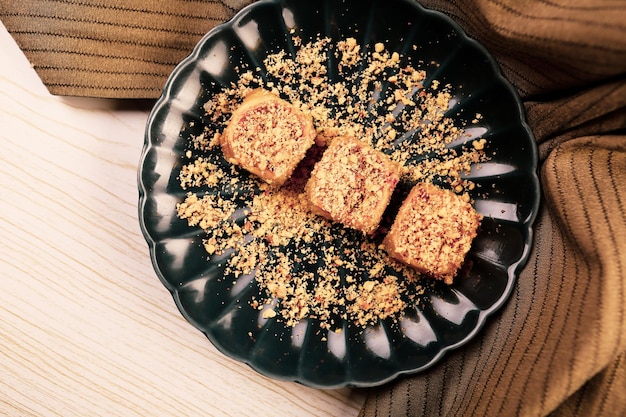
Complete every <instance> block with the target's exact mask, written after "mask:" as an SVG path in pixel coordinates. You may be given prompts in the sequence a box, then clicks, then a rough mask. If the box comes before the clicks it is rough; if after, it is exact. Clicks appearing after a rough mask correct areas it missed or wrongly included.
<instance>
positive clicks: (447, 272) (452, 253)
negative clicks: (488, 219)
mask: <svg viewBox="0 0 626 417" xmlns="http://www.w3.org/2000/svg"><path fill="white" fill-rule="evenodd" d="M481 219H482V216H481V215H480V214H478V213H477V212H476V210H475V209H474V207H472V205H471V204H470V203H467V202H465V201H463V199H462V198H461V197H460V196H458V195H457V194H455V193H453V192H452V191H450V190H446V189H443V188H440V187H437V186H436V185H434V184H430V183H418V184H417V185H415V186H414V187H413V189H412V190H411V192H410V193H409V195H408V196H407V198H406V199H405V200H404V202H403V203H402V205H401V207H400V209H399V211H398V214H397V216H396V218H395V220H394V223H393V225H392V226H391V230H390V231H389V233H388V234H387V236H386V237H385V239H384V241H383V244H384V246H385V249H386V250H387V252H388V253H389V255H390V256H392V257H393V258H395V259H398V260H399V261H401V262H403V263H405V264H408V265H410V266H412V267H414V268H415V269H416V270H418V271H419V272H421V273H424V274H426V275H429V276H431V277H433V278H435V279H439V280H441V281H444V282H445V283H446V284H452V282H453V280H454V277H455V275H456V274H457V272H458V270H459V269H460V268H461V266H462V265H463V263H464V261H465V257H466V255H467V253H468V251H469V250H470V247H471V245H472V241H473V240H474V238H475V237H476V234H477V230H478V226H479V225H480V221H481Z"/></svg>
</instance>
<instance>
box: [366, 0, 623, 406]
mask: <svg viewBox="0 0 626 417" xmlns="http://www.w3.org/2000/svg"><path fill="white" fill-rule="evenodd" d="M422 4H423V5H425V6H427V7H432V8H434V9H437V10H440V11H442V12H444V13H446V14H448V15H449V16H451V17H452V18H454V19H455V20H456V21H457V22H458V23H459V24H460V25H461V26H462V27H463V28H464V29H465V30H466V32H467V33H468V34H469V35H470V36H472V37H474V38H476V39H478V40H479V41H480V42H481V43H483V45H485V46H486V47H487V49H489V50H490V51H491V53H492V54H493V55H494V56H495V57H496V58H497V60H498V62H499V63H500V65H501V68H502V70H503V72H504V73H505V75H506V76H507V77H508V78H509V80H511V81H512V82H513V84H514V85H515V86H516V87H517V89H518V91H519V92H520V95H521V96H522V98H523V100H524V103H525V106H526V110H527V114H528V120H529V123H530V125H531V127H532V128H533V131H534V133H535V135H536V138H537V141H538V143H539V149H540V157H541V166H540V175H541V184H542V187H543V197H544V198H543V201H542V207H541V211H540V215H539V216H538V219H537V223H536V238H535V246H534V250H533V253H532V254H531V256H530V261H529V264H528V266H527V267H526V269H525V270H524V271H523V273H522V274H521V277H520V279H519V281H518V285H517V287H516V288H515V291H514V293H513V295H512V297H511V299H510V302H509V303H507V305H506V306H505V308H504V309H503V311H502V312H501V313H500V314H498V315H497V316H496V317H495V319H494V320H491V321H490V322H489V323H488V324H487V326H486V327H485V328H484V330H483V332H481V333H480V334H479V336H478V337H477V338H476V339H475V340H473V341H472V342H470V344H469V345H467V346H466V347H464V348H463V349H460V350H458V351H456V352H453V353H452V354H450V355H449V356H448V357H447V358H446V359H445V360H443V361H442V362H440V363H439V364H438V365H436V366H435V367H434V368H432V369H431V370H429V371H427V372H424V373H422V374H418V375H414V376H411V377H406V378H403V379H401V380H398V381H396V382H394V383H391V384H389V385H387V386H384V387H381V388H377V389H372V390H371V392H370V394H369V396H368V399H367V402H366V404H365V407H364V408H363V410H362V412H361V416H362V417H373V416H406V415H410V416H429V417H430V416H450V417H451V416H455V417H456V416H506V417H508V416H547V415H550V416H563V417H576V416H580V417H591V416H593V417H595V416H599V417H604V416H616V417H617V416H626V2H624V1H622V0H615V1H596V0H577V1H574V0H534V1H531V0H471V1H468V0H463V1H460V0H458V1H443V0H424V1H422Z"/></svg>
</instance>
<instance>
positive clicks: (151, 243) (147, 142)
mask: <svg viewBox="0 0 626 417" xmlns="http://www.w3.org/2000/svg"><path fill="white" fill-rule="evenodd" d="M397 1H401V2H404V3H407V4H410V5H411V6H412V7H414V8H415V9H417V10H418V11H419V13H424V14H428V15H433V16H436V17H437V18H439V19H443V20H445V21H446V22H447V23H448V24H449V25H451V27H452V29H453V30H454V31H456V32H457V33H458V34H459V35H460V36H461V38H463V41H464V42H468V43H470V44H472V46H473V47H475V48H477V49H479V50H480V51H481V53H482V54H483V55H484V57H485V58H486V59H487V61H488V62H489V65H490V66H491V67H492V69H493V75H495V76H496V77H498V79H499V82H500V84H501V85H504V86H505V87H506V88H507V90H509V92H510V93H511V96H512V97H513V99H514V101H515V104H516V106H517V107H518V110H519V112H518V114H519V123H520V126H521V127H523V129H524V130H525V131H526V133H527V135H528V137H529V139H531V143H530V144H531V160H530V161H529V163H530V164H529V165H530V166H531V167H532V169H529V170H528V174H529V175H530V176H529V179H530V180H531V181H532V183H533V191H534V192H533V197H534V204H533V207H532V209H531V214H530V215H529V216H528V217H527V218H526V219H525V220H524V221H523V222H520V223H519V224H520V225H521V226H524V228H523V231H524V232H525V234H526V240H525V243H524V250H523V253H522V255H521V256H520V257H519V259H518V260H517V261H516V262H514V263H513V264H512V265H511V266H510V267H508V270H507V275H508V280H507V285H506V288H505V290H504V291H503V292H502V295H501V296H500V297H499V298H498V300H497V301H496V302H495V303H494V304H493V305H491V306H490V307H488V308H486V309H480V310H479V311H478V318H477V322H476V325H475V326H474V328H473V329H472V330H471V331H470V332H469V333H468V334H467V335H466V336H465V337H463V338H462V339H461V340H459V341H457V342H455V343H453V344H449V345H447V346H444V347H442V348H441V349H440V350H439V351H438V352H437V354H436V355H434V356H433V358H432V359H431V360H430V361H428V362H427V363H425V364H424V365H422V366H420V367H418V368H412V369H400V370H397V371H395V372H393V373H390V374H389V376H387V377H386V378H382V379H377V380H375V381H369V382H354V381H345V382H343V383H340V384H333V385H323V384H316V383H311V381H307V380H305V379H302V378H298V377H297V376H296V377H290V376H283V375H276V374H269V373H268V372H267V371H265V370H261V369H259V368H258V367H257V366H255V364H254V363H253V362H251V361H250V360H248V359H246V358H245V357H241V356H239V355H236V354H233V353H232V352H229V351H227V350H226V349H225V348H224V347H223V346H222V344H221V343H218V342H216V341H215V340H214V338H213V337H212V335H211V332H210V331H209V330H208V329H206V328H203V326H200V325H198V324H196V323H195V321H194V320H193V319H192V318H191V317H190V316H189V315H188V313H187V312H186V311H185V309H184V307H183V306H182V303H181V301H180V299H179V297H178V295H179V294H180V292H179V291H178V290H177V289H176V288H175V287H173V286H172V285H171V284H170V283H169V282H168V280H167V279H166V278H165V276H164V275H163V272H162V271H161V269H160V268H159V266H158V264H157V260H156V246H157V243H158V242H157V241H156V240H155V239H154V238H153V237H152V235H151V234H150V233H149V232H148V230H147V227H146V222H145V216H144V214H145V206H146V203H147V198H146V197H147V195H148V190H147V188H146V186H145V184H144V182H143V179H142V173H143V168H144V165H145V162H146V157H147V156H148V153H149V151H150V149H151V148H152V143H153V141H152V140H153V136H152V134H151V130H150V127H151V126H152V125H153V123H154V119H155V118H156V116H157V115H158V114H159V113H160V112H161V111H162V110H163V109H164V108H165V107H166V106H167V105H168V104H169V103H170V102H171V99H172V98H173V97H175V95H176V92H177V90H178V87H177V85H179V84H183V83H182V82H180V81H181V80H179V79H178V76H179V74H181V73H182V72H183V71H184V70H185V69H186V68H187V67H189V66H192V65H194V64H195V63H196V62H197V60H198V59H199V55H200V53H201V49H202V47H203V45H204V44H205V43H206V42H207V41H208V40H209V39H210V38H212V37H213V36H215V34H217V33H219V32H221V31H224V30H226V29H228V28H232V27H233V24H234V22H235V21H237V20H238V19H241V18H242V17H243V16H245V15H246V14H248V13H251V12H253V11H254V10H255V9H256V8H257V7H260V6H262V5H266V4H275V5H277V6H279V7H281V9H282V8H283V6H284V4H285V2H284V1H283V0H258V1H257V2H254V3H252V4H249V5H247V6H245V7H244V8H242V9H241V10H240V11H239V12H237V13H236V14H235V15H234V16H233V17H232V18H231V19H229V20H228V21H226V22H224V23H221V24H219V25H217V26H215V27H214V28H212V29H211V30H210V31H208V32H207V33H206V34H205V35H204V36H202V38H201V39H200V40H199V41H198V43H197V44H196V46H195V47H194V48H193V50H192V52H191V53H190V54H189V55H188V56H187V57H185V58H184V59H183V60H182V61H181V62H180V63H179V64H177V65H176V66H175V68H174V70H173V71H172V72H171V74H170V75H169V76H168V79H167V81H166V83H165V85H164V88H163V92H162V94H161V96H160V97H159V98H158V99H157V101H156V102H155V104H154V106H153V108H152V110H151V112H150V114H149V116H148V118H147V121H146V130H145V135H144V145H143V149H142V152H141V156H140V161H139V170H138V175H137V183H138V189H139V205H138V211H139V223H140V227H141V231H142V234H143V236H144V238H145V240H146V242H147V244H148V249H149V252H150V259H151V262H152V265H153V269H154V272H155V273H156V275H157V277H158V278H159V280H160V281H161V282H162V284H163V285H164V286H165V287H166V288H167V289H168V291H169V292H170V295H171V296H172V298H173V300H174V302H175V305H176V306H177V308H178V310H179V312H180V314H181V315H182V316H183V317H184V318H185V319H186V320H187V321H188V322H189V323H191V324H193V326H194V327H195V328H197V329H198V330H199V331H201V332H202V333H203V334H204V335H205V337H207V339H208V340H209V341H210V342H211V343H212V344H213V346H214V347H215V348H216V349H217V350H218V351H220V352H221V353H222V354H224V355H226V356H227V357H230V358H233V359H234V360H237V361H239V362H241V363H245V364H246V365H247V366H249V367H250V368H252V369H254V370H255V372H258V373H260V374H262V375H265V376H267V377H271V378H272V379H276V380H282V381H291V382H296V383H300V384H303V385H306V386H309V387H312V388H320V389H336V388H343V387H362V388H367V387H374V386H379V385H382V384H385V383H387V382H390V381H392V380H394V379H396V378H398V377H399V376H402V375H411V374H416V373H419V372H422V371H424V370H426V369H428V368H430V367H432V366H433V365H435V364H436V363H438V362H439V361H440V360H441V359H442V357H444V356H445V355H446V354H447V353H448V352H450V351H452V350H455V349H458V348H459V347H461V346H463V345H465V344H467V343H468V342H469V341H470V340H472V339H473V338H474V337H475V336H476V334H477V333H479V332H480V331H481V330H482V329H483V327H484V326H485V324H486V323H487V319H488V318H489V317H490V316H492V315H494V313H496V312H497V311H499V310H500V309H501V308H502V306H503V305H504V304H505V303H506V302H507V301H508V300H509V298H510V295H511V293H512V291H513V288H514V286H515V285H516V282H517V278H518V275H519V273H520V272H521V270H522V269H523V268H524V267H525V266H526V264H527V261H528V259H529V256H530V252H531V250H532V246H533V243H534V233H533V225H534V222H535V219H536V217H537V215H538V211H539V206H540V199H541V190H540V182H539V177H538V173H537V171H538V162H539V161H538V150H537V146H536V142H535V141H534V133H533V132H532V129H531V128H530V126H529V125H528V123H527V121H526V117H525V113H526V112H525V109H524V106H523V103H522V100H521V98H520V96H519V94H518V92H517V91H516V90H515V88H514V87H513V86H512V85H511V83H510V82H509V81H508V79H506V77H505V76H504V75H503V73H502V71H501V69H500V67H499V66H498V64H497V62H496V61H495V59H494V58H493V57H492V55H491V54H490V53H489V51H488V50H487V49H486V48H485V47H484V46H483V45H482V44H481V43H479V42H478V41H476V40H475V39H473V38H471V37H469V36H468V35H467V34H466V33H465V31H464V30H463V29H462V28H461V27H460V26H459V25H458V24H457V23H456V22H455V21H454V20H453V19H452V18H450V17H449V16H447V15H445V14H443V13H441V12H438V11H435V10H432V9H428V8H425V7H424V6H422V5H421V4H419V3H418V2H416V1H412V0H397Z"/></svg>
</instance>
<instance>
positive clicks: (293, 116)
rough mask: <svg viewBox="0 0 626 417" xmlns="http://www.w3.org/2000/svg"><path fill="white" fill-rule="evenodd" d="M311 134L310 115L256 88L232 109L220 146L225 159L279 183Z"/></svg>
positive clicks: (311, 140)
mask: <svg viewBox="0 0 626 417" xmlns="http://www.w3.org/2000/svg"><path fill="white" fill-rule="evenodd" d="M315 136H316V132H315V128H314V126H313V120H312V118H311V117H310V116H308V115H306V114H304V113H303V112H301V111H300V110H299V109H297V108H296V107H294V106H293V105H291V104H290V103H288V102H286V101H285V100H282V99H281V98H279V97H277V96H275V95H274V94H272V93H270V92H268V91H265V90H263V89H257V90H254V91H252V92H251V93H250V94H248V95H247V96H246V98H245V99H244V101H243V103H242V104H241V105H240V106H239V107H238V108H237V109H236V110H235V111H234V112H233V114H232V116H231V118H230V121H229V122H228V125H227V126H226V129H224V132H223V133H222V135H221V137H220V145H221V147H222V151H223V152H224V156H225V157H226V159H227V160H228V161H229V162H231V163H232V164H235V165H238V166H240V167H242V168H244V169H246V170H247V171H250V172H251V173H253V174H255V175H257V176H259V177H260V178H262V179H263V180H264V181H266V182H268V183H270V184H274V185H279V186H280V185H282V184H284V183H285V181H287V180H288V179H289V177H290V176H291V174H292V173H293V171H294V170H295V168H296V166H297V165H298V163H300V161H301V160H302V159H303V158H304V156H305V155H306V152H307V150H308V149H309V148H310V147H311V146H312V145H313V143H314V142H315Z"/></svg>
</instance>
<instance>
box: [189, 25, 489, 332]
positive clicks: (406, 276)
mask: <svg viewBox="0 0 626 417" xmlns="http://www.w3.org/2000/svg"><path fill="white" fill-rule="evenodd" d="M293 41H294V46H295V47H296V48H297V52H296V54H295V56H289V55H287V53H285V52H284V51H281V52H278V53H275V54H271V55H269V56H268V57H267V58H266V59H265V60H264V62H263V64H264V65H265V68H266V71H267V73H266V74H265V75H264V76H263V77H262V76H261V75H260V73H259V71H258V69H249V68H245V67H240V68H238V69H237V70H238V73H239V75H240V77H239V80H238V81H237V83H233V84H232V85H230V86H227V87H223V88H221V89H220V91H219V92H218V93H216V94H214V95H212V96H211V98H210V99H209V100H208V101H207V102H206V103H205V104H204V111H205V112H206V114H205V116H204V119H205V120H206V121H207V123H208V124H207V126H206V127H204V131H203V132H202V133H201V134H197V135H195V136H192V138H191V141H190V144H189V149H188V151H187V152H186V153H185V158H186V160H187V161H188V163H187V164H186V165H184V166H183V167H182V169H181V171H180V175H179V178H178V179H179V181H180V186H181V188H182V189H183V190H189V189H192V188H193V190H195V192H189V193H188V194H187V196H186V198H185V200H184V201H183V202H181V203H179V204H178V205H177V211H178V216H179V217H180V218H181V219H183V220H187V223H188V224H189V226H199V227H201V228H202V229H203V230H204V231H205V232H206V237H205V239H204V247H205V249H206V251H207V253H208V255H209V257H211V258H212V257H215V256H220V257H222V258H220V259H223V262H224V263H225V266H226V269H225V272H224V277H223V279H224V280H235V281H236V280H238V279H242V277H244V276H249V275H250V274H253V275H254V284H255V285H258V287H259V289H260V295H261V297H260V298H257V297H254V298H253V299H252V300H249V302H250V305H251V306H252V307H253V308H255V309H258V310H259V314H260V315H261V317H262V318H264V319H269V318H273V317H276V319H279V320H282V321H283V322H284V323H285V324H286V325H288V326H295V325H296V324H298V323H299V322H300V321H301V320H304V319H315V320H317V321H318V322H319V323H320V327H321V328H326V329H334V330H340V329H341V328H342V322H343V321H346V320H347V321H349V322H350V323H352V324H353V325H355V326H359V327H366V326H368V325H372V324H375V323H376V322H378V321H379V320H385V319H392V320H398V319H399V318H401V317H402V314H403V312H404V311H405V310H406V309H407V308H408V307H409V306H410V305H411V304H415V303H417V302H419V295H420V294H421V293H422V292H423V288H422V280H420V279H419V278H420V275H419V273H418V272H416V271H415V269H413V268H411V267H409V266H407V265H404V264H402V263H401V262H399V261H397V260H395V259H393V258H391V257H390V256H389V255H388V254H387V253H386V251H385V250H384V249H383V247H382V245H381V244H380V243H381V242H380V239H378V238H376V236H374V237H371V236H366V235H364V234H363V233H361V232H358V231H355V230H351V229H348V228H345V227H342V226H341V225H338V224H336V223H333V222H331V221H329V220H327V219H325V218H323V217H321V216H318V215H315V214H313V212H312V211H311V209H310V207H309V205H308V203H306V201H307V199H306V198H305V190H304V185H305V184H306V181H307V179H308V176H309V175H310V173H311V169H312V166H313V165H314V163H315V160H316V158H318V157H319V153H321V151H322V149H323V148H324V147H325V146H327V145H328V144H329V143H331V142H332V141H333V140H334V139H335V138H338V137H344V136H348V137H353V138H358V139H359V140H361V141H363V142H364V143H365V144H367V145H369V146H371V147H373V148H374V149H376V150H378V151H381V152H383V153H385V154H387V155H388V156H389V157H390V158H391V159H392V160H393V161H394V162H396V163H397V164H398V165H399V166H400V167H401V183H405V184H408V185H411V184H414V183H415V182H417V181H434V180H436V181H439V182H441V183H442V184H446V185H447V186H449V188H450V189H451V190H453V191H454V192H455V193H457V194H459V195H461V196H462V197H463V198H464V199H465V200H466V201H468V200H469V194H468V191H471V190H473V189H474V188H475V187H476V184H474V183H473V182H471V181H469V180H468V179H466V178H464V175H463V174H465V173H467V172H469V171H470V169H471V167H472V166H473V165H475V164H479V163H480V162H483V161H486V160H488V158H487V156H486V154H485V152H484V149H485V143H486V140H485V139H482V138H474V140H469V139H471V138H470V137H469V136H468V135H466V134H465V132H464V126H458V125H455V123H454V121H453V120H452V119H451V118H450V117H448V115H447V113H448V111H449V110H450V107H451V105H450V101H451V98H452V95H451V93H450V90H451V86H449V85H446V86H444V85H441V84H440V83H439V82H438V81H437V80H433V81H431V83H430V88H426V87H424V85H423V83H424V81H425V80H426V73H425V71H424V70H421V69H418V68H414V67H413V66H412V65H411V62H407V60H406V59H405V57H403V56H402V55H400V54H399V53H397V52H390V51H388V50H387V48H386V46H385V44H383V43H376V44H375V45H373V46H368V45H360V44H359V43H358V42H357V41H356V39H354V38H348V39H345V40H340V41H338V42H335V43H333V42H331V40H330V39H327V38H320V39H317V40H314V41H311V42H308V43H303V42H302V39H300V38H299V37H297V36H296V37H294V38H293ZM414 49H415V48H414ZM330 57H333V58H335V60H336V63H337V71H338V74H335V75H333V77H330V76H329V73H328V66H327V64H328V61H329V58H330ZM331 78H332V79H331ZM257 88H263V89H265V90H269V91H271V92H273V93H274V94H276V95H278V96H279V97H281V98H283V99H284V100H287V101H288V102H290V103H291V104H292V105H293V106H295V107H296V108H298V109H300V110H301V111H302V112H304V113H306V114H308V115H310V116H311V117H312V119H313V123H314V126H315V130H316V131H317V138H316V143H317V146H314V147H313V148H312V149H311V150H310V152H309V155H308V156H307V157H306V158H305V161H303V163H301V165H300V166H299V168H298V169H296V171H295V172H294V174H293V175H292V178H291V179H290V180H289V181H287V183H286V184H285V185H283V186H282V187H280V188H278V187H271V186H268V185H267V184H265V183H263V181H261V180H260V179H257V178H255V177H254V176H253V175H249V174H248V173H247V172H245V171H244V170H241V169H239V168H238V167H236V166H233V165H230V164H228V163H227V162H226V161H225V160H224V158H223V155H222V154H221V151H220V149H219V146H217V145H218V142H219V136H220V135H221V132H222V131H223V129H224V128H225V124H226V121H227V120H228V118H229V116H230V114H231V113H232V112H233V111H234V110H235V109H236V108H237V106H238V105H239V104H240V103H241V102H242V101H243V99H244V98H245V97H246V95H247V94H249V93H250V92H251V91H253V90H255V89H257ZM480 117H481V116H480V115H477V119H478V118H480ZM459 144H460V145H459Z"/></svg>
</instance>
